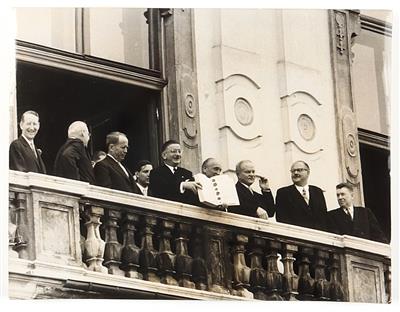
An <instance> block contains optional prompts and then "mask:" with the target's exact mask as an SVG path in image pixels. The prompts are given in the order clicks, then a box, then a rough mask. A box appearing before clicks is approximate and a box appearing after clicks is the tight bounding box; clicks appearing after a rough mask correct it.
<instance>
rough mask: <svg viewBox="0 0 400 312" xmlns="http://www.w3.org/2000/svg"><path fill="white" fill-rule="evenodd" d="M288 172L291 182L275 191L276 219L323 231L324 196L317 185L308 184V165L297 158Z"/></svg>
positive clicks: (324, 226) (324, 227)
mask: <svg viewBox="0 0 400 312" xmlns="http://www.w3.org/2000/svg"><path fill="white" fill-rule="evenodd" d="M290 173H291V177H292V181H293V184H292V185H289V186H286V187H282V188H280V189H279V190H278V191H277V193H276V220H277V221H278V222H283V223H289V224H293V225H298V226H303V227H308V228H312V229H317V230H322V231H325V230H326V216H327V209H326V202H325V197H324V194H323V192H322V190H321V189H320V188H319V187H317V186H314V185H309V184H308V177H309V175H310V167H309V166H308V164H307V163H306V162H304V161H302V160H299V161H296V162H294V163H293V165H292V167H291V168H290Z"/></svg>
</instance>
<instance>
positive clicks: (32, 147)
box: [29, 142, 37, 158]
mask: <svg viewBox="0 0 400 312" xmlns="http://www.w3.org/2000/svg"><path fill="white" fill-rule="evenodd" d="M29 145H30V147H31V149H32V151H33V153H34V154H35V156H36V158H37V154H36V149H35V146H34V145H33V142H29Z"/></svg>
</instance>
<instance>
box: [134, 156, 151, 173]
mask: <svg viewBox="0 0 400 312" xmlns="http://www.w3.org/2000/svg"><path fill="white" fill-rule="evenodd" d="M146 165H151V162H150V161H149V160H147V159H143V160H139V161H138V163H137V164H136V166H135V168H134V169H135V172H137V171H140V170H141V169H142V167H143V166H146Z"/></svg>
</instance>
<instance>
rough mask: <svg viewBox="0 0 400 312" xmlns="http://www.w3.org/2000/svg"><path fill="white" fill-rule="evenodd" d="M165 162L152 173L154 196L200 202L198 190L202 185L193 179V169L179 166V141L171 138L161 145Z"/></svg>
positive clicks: (151, 180) (180, 154) (151, 184)
mask: <svg viewBox="0 0 400 312" xmlns="http://www.w3.org/2000/svg"><path fill="white" fill-rule="evenodd" d="M161 157H162V159H163V161H164V164H163V165H161V166H160V167H158V168H155V169H153V170H152V171H151V173H150V191H151V192H152V194H153V196H155V197H158V198H163V199H168V200H173V201H178V202H183V203H187V204H192V205H196V204H198V198H197V190H198V189H199V188H201V185H200V184H199V183H197V182H195V181H193V174H192V172H191V171H189V170H187V169H185V168H182V167H179V165H180V163H181V159H182V152H181V146H180V144H179V142H177V141H174V140H169V141H167V142H165V143H164V144H163V146H162V147H161Z"/></svg>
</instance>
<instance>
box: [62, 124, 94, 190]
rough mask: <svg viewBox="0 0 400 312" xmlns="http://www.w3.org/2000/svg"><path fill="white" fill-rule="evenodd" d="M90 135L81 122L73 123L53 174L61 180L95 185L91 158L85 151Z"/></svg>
mask: <svg viewBox="0 0 400 312" xmlns="http://www.w3.org/2000/svg"><path fill="white" fill-rule="evenodd" d="M89 139H90V133H89V130H88V127H87V125H86V124H85V123H84V122H83V121H74V122H73V123H72V124H71V125H70V126H69V128H68V139H67V141H66V142H65V143H64V145H63V146H61V148H60V149H59V151H58V153H57V156H56V161H55V163H54V174H55V175H57V176H60V177H63V178H68V179H74V180H80V181H84V182H89V183H90V184H94V183H95V178H94V173H93V167H92V163H91V160H90V159H91V158H90V156H89V154H88V151H87V145H88V142H89Z"/></svg>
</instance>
